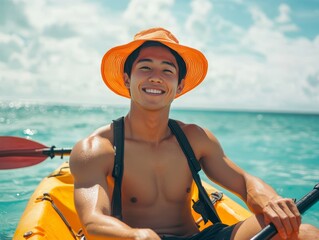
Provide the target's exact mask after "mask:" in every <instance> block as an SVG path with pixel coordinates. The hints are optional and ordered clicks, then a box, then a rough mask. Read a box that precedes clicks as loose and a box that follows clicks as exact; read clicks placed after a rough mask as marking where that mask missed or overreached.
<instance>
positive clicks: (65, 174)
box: [13, 162, 251, 240]
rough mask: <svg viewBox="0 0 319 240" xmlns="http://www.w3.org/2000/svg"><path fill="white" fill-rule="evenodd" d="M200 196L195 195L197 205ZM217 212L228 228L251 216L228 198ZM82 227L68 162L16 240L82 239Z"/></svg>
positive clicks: (47, 181) (34, 199)
mask: <svg viewBox="0 0 319 240" xmlns="http://www.w3.org/2000/svg"><path fill="white" fill-rule="evenodd" d="M203 186H204V187H205V189H206V190H207V192H208V193H209V194H211V193H213V192H216V191H217V189H216V188H214V187H213V186H211V185H209V184H208V183H206V182H203ZM195 189H196V190H197V188H195ZM197 195H198V194H197V192H196V191H194V193H193V199H194V200H195V201H196V200H197ZM215 208H216V211H217V212H218V215H219V217H220V218H221V220H222V222H223V223H226V224H229V225H232V224H234V223H237V222H239V221H242V220H245V219H246V218H247V217H249V216H251V213H250V212H249V211H248V210H246V209H245V208H243V207H242V206H240V205H239V204H238V203H236V202H235V201H233V200H232V199H230V198H229V197H227V196H226V195H223V197H222V199H221V200H220V201H217V202H216V204H215ZM192 211H193V217H194V219H195V221H198V225H199V227H200V229H204V228H206V227H207V226H209V223H207V224H204V221H200V218H201V216H200V215H199V214H198V213H196V212H195V211H194V210H192ZM81 227H82V226H81V223H80V220H79V218H78V216H77V214H76V210H75V207H74V203H73V177H72V175H71V173H70V169H69V164H68V163H67V162H65V163H63V164H62V165H61V166H60V167H59V168H57V169H56V170H55V171H54V172H53V173H52V174H51V175H49V176H48V177H46V178H44V179H43V180H42V182H41V183H40V184H39V186H38V187H37V188H36V190H35V192H34V193H33V195H32V196H31V198H30V200H29V202H28V204H27V207H26V209H25V211H24V212H23V214H22V216H21V219H20V221H19V224H18V226H17V229H16V231H15V233H14V236H13V239H30V240H35V239H50V240H51V239H64V240H68V239H80V234H79V235H78V233H80V232H81ZM94 239H96V238H94ZM104 239H105V238H104Z"/></svg>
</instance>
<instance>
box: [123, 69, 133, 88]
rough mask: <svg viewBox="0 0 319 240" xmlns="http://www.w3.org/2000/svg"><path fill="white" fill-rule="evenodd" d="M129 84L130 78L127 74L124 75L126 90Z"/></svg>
mask: <svg viewBox="0 0 319 240" xmlns="http://www.w3.org/2000/svg"><path fill="white" fill-rule="evenodd" d="M130 82H131V79H130V77H129V76H128V74H127V73H124V85H125V87H126V88H127V89H130Z"/></svg>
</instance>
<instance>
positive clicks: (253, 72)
mask: <svg viewBox="0 0 319 240" xmlns="http://www.w3.org/2000/svg"><path fill="white" fill-rule="evenodd" d="M16 2H17V3H18V4H17V5H14V6H15V12H14V13H15V14H11V15H10V16H12V19H10V20H8V19H6V20H5V23H4V24H3V25H2V26H0V30H1V31H0V72H1V76H0V80H1V85H0V88H1V96H2V97H13V98H18V97H22V98H30V99H36V98H39V99H44V100H53V101H82V102H84V103H85V102H94V103H114V102H117V103H123V102H125V103H127V100H126V99H122V98H120V97H118V96H116V95H115V94H113V93H111V92H110V91H109V90H108V89H107V88H106V87H105V86H104V83H103V82H102V80H101V76H100V60H101V58H102V56H103V54H104V53H105V51H106V50H107V49H109V48H111V47H113V46H115V45H119V44H123V43H126V42H128V41H130V40H131V39H132V37H133V35H134V34H135V33H136V32H137V31H140V30H142V29H143V28H148V27H154V26H162V27H165V28H168V29H169V30H171V31H172V32H173V34H174V35H176V36H177V37H178V39H179V40H180V41H181V43H182V44H186V45H190V46H192V47H195V48H199V49H201V50H202V51H203V52H204V53H205V55H206V56H207V58H208V60H209V66H210V67H209V72H208V75H207V78H206V80H205V81H204V82H203V83H202V84H201V85H200V86H199V87H198V88H197V89H196V90H194V91H192V92H191V93H188V94H186V95H185V96H182V97H181V98H180V99H178V100H177V101H176V103H175V105H178V106H194V107H195V106H205V107H215V108H251V109H275V110H280V109H282V110H298V109H299V110H312V111H319V107H318V106H319V83H318V81H319V79H318V78H319V77H318V76H319V66H318V64H317V59H318V56H319V35H318V36H317V37H316V38H315V39H314V40H309V39H307V38H305V37H302V36H299V37H294V38H292V37H289V36H287V35H286V34H287V32H291V31H294V32H295V33H298V30H299V28H298V26H297V25H296V23H294V22H293V21H292V18H291V14H292V13H294V12H293V11H296V10H295V9H291V8H290V6H289V5H288V4H281V5H279V7H278V16H276V17H274V18H273V19H272V18H270V17H268V16H267V15H266V14H265V13H264V12H263V11H261V10H260V8H258V7H247V4H242V5H238V7H243V8H246V9H245V11H249V13H250V17H251V20H252V24H250V25H249V26H248V27H243V26H242V25H240V23H237V22H232V21H231V20H230V19H229V18H227V17H225V16H223V14H222V13H220V12H217V10H216V8H215V7H214V5H213V4H212V2H211V1H208V0H193V1H187V2H183V3H181V2H179V1H173V0H165V1H162V0H156V1H155V0H154V1H143V0H132V1H130V2H128V4H127V6H124V10H121V11H120V10H118V11H114V10H112V9H111V8H109V7H107V6H103V5H102V4H103V3H101V2H98V1H90V2H89V1H77V4H73V3H71V2H65V1H40V0H39V1H31V2H30V1H26V0H24V1H14V2H12V4H14V3H16ZM237 2H238V1H237ZM11 8H12V6H10V8H8V9H11ZM184 8H185V9H187V11H189V12H185V11H186V10H185V9H184ZM122 9H123V8H122ZM19 14H20V15H19ZM180 16H183V20H180V18H179V17H180ZM21 19H23V20H24V21H22V20H21ZM22 22H24V25H22ZM13 26H14V27H13ZM11 29H17V31H15V32H13V31H12V30H11ZM8 89H9V90H8ZM194 99H195V100H194Z"/></svg>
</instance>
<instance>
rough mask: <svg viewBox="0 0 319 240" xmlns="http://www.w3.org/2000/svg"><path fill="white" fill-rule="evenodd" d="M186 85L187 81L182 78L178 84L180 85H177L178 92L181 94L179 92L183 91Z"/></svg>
mask: <svg viewBox="0 0 319 240" xmlns="http://www.w3.org/2000/svg"><path fill="white" fill-rule="evenodd" d="M184 86H185V81H184V79H182V81H181V82H180V83H179V84H178V86H177V91H176V92H177V93H178V94H179V93H181V92H182V90H183V88H184Z"/></svg>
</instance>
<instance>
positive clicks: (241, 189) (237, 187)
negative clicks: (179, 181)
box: [201, 133, 246, 196]
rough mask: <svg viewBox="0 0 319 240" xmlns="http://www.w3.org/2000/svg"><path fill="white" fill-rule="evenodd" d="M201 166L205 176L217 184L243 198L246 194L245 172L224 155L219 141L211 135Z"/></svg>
mask: <svg viewBox="0 0 319 240" xmlns="http://www.w3.org/2000/svg"><path fill="white" fill-rule="evenodd" d="M208 137H209V141H208V142H207V144H206V146H205V147H206V150H205V152H206V153H205V154H204V156H203V158H202V159H201V165H202V168H203V170H204V172H205V174H206V175H207V176H208V177H209V178H210V179H211V180H213V181H214V182H216V183H217V184H220V185H221V186H223V187H225V188H227V189H228V190H230V191H232V192H234V193H236V194H238V195H240V196H243V195H244V194H245V189H246V187H245V177H244V175H245V172H244V171H243V170H242V169H241V168H240V167H239V166H237V165H236V164H235V163H234V162H232V161H231V160H230V159H229V158H228V157H227V156H226V155H225V153H224V151H223V149H222V147H221V145H220V143H219V142H218V140H217V139H216V138H215V137H214V136H213V135H212V134H211V133H210V134H209V135H208Z"/></svg>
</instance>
